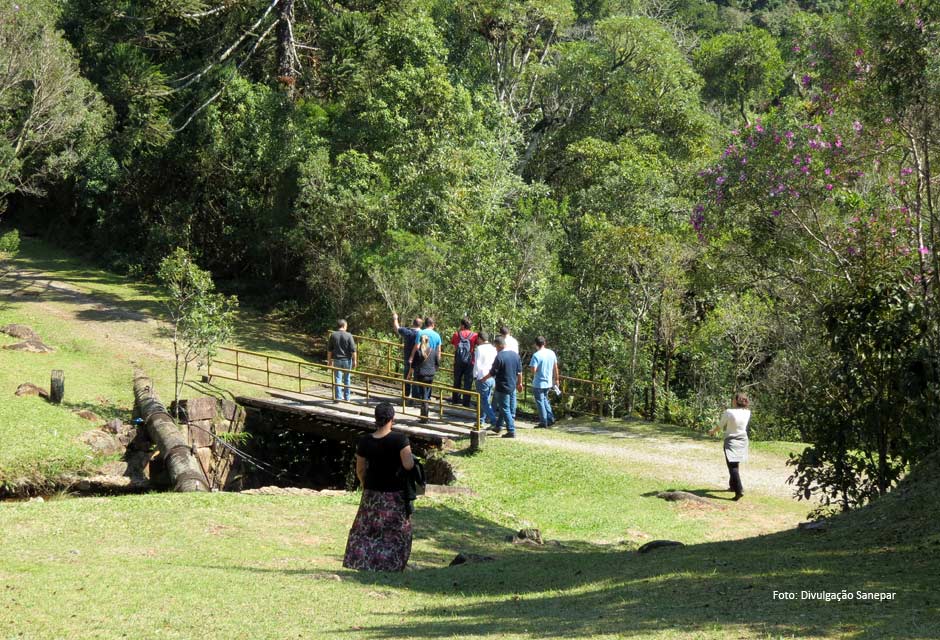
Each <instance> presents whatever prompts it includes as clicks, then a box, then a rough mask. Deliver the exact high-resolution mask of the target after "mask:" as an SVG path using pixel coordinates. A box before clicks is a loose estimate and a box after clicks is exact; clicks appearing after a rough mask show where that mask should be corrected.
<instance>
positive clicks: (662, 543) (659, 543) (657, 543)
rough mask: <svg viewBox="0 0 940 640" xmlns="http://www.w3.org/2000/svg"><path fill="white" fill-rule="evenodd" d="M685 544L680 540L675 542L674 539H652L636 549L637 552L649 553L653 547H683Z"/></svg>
mask: <svg viewBox="0 0 940 640" xmlns="http://www.w3.org/2000/svg"><path fill="white" fill-rule="evenodd" d="M684 546H685V545H684V544H683V543H681V542H676V541H675V540H652V541H650V542H647V543H646V544H644V545H643V546H642V547H640V548H639V549H637V550H636V552H637V553H649V552H650V551H652V550H653V549H661V548H663V547H684Z"/></svg>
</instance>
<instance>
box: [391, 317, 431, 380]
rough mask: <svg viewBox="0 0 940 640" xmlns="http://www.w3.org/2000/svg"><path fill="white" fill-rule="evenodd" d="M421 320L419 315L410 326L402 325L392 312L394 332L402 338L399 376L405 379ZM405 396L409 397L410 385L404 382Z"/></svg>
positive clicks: (409, 367) (409, 368)
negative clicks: (401, 362)
mask: <svg viewBox="0 0 940 640" xmlns="http://www.w3.org/2000/svg"><path fill="white" fill-rule="evenodd" d="M422 322H423V321H422V320H421V318H420V317H418V318H415V319H414V320H412V321H411V326H410V327H403V326H401V325H399V324H398V314H397V313H392V326H393V327H394V328H395V332H396V333H398V335H400V336H401V340H402V358H404V360H405V366H404V369H402V372H401V377H402V378H404V379H405V380H407V379H408V372H409V371H411V352H412V351H414V348H415V341H416V339H417V337H418V332H419V331H420V330H421V323H422ZM405 397H406V398H410V397H411V385H410V384H408V383H405Z"/></svg>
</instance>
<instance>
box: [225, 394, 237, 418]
mask: <svg viewBox="0 0 940 640" xmlns="http://www.w3.org/2000/svg"><path fill="white" fill-rule="evenodd" d="M237 415H238V405H237V404H235V403H234V402H232V401H231V400H229V399H228V398H222V417H223V418H225V419H226V420H228V421H229V422H231V421H232V420H234V419H235V417H236V416H237Z"/></svg>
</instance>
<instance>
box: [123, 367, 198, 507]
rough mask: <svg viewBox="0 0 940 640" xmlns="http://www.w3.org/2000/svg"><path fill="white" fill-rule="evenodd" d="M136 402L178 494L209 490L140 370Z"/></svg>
mask: <svg viewBox="0 0 940 640" xmlns="http://www.w3.org/2000/svg"><path fill="white" fill-rule="evenodd" d="M134 401H135V403H136V405H137V411H138V412H139V413H140V417H141V419H142V420H143V421H144V425H145V426H146V427H147V433H148V434H149V435H150V439H151V440H152V441H153V442H154V443H155V444H156V445H157V448H158V449H159V450H160V454H161V456H162V457H163V460H164V463H165V464H166V469H167V472H168V473H169V475H170V482H172V483H173V488H174V490H175V491H180V492H191V491H209V483H208V482H207V480H206V476H205V474H204V473H203V472H202V468H201V467H200V466H199V462H198V461H197V460H196V458H195V456H193V454H192V451H191V450H190V448H189V445H188V444H187V443H186V440H184V439H183V436H182V435H181V434H180V431H179V429H177V427H176V423H174V422H173V419H172V418H171V417H170V415H169V414H168V413H167V411H166V408H165V407H164V406H163V404H162V403H161V402H160V398H158V397H157V394H156V392H154V390H153V382H152V381H151V380H150V378H148V377H147V376H146V374H144V372H143V371H141V370H139V369H138V370H136V371H135V372H134Z"/></svg>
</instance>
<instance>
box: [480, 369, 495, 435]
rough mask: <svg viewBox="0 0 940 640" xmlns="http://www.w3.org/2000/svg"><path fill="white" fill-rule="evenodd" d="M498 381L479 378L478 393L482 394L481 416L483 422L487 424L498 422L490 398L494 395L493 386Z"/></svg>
mask: <svg viewBox="0 0 940 640" xmlns="http://www.w3.org/2000/svg"><path fill="white" fill-rule="evenodd" d="M495 386H496V381H495V380H493V379H492V378H490V379H489V380H487V381H486V382H480V381H479V380H477V393H479V394H480V416H481V418H482V419H483V422H485V423H487V424H496V413H495V412H494V411H493V407H492V405H491V404H490V398H491V397H493V388H494V387H495Z"/></svg>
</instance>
